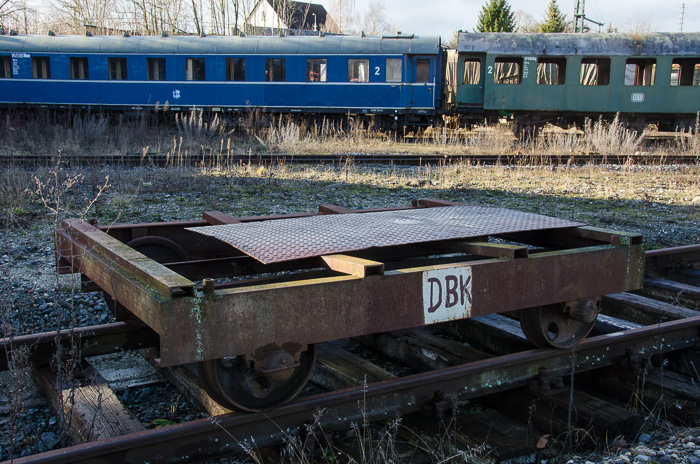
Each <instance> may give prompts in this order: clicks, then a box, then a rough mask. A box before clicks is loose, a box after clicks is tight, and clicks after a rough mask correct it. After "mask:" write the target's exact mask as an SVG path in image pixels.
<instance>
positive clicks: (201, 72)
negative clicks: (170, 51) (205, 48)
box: [185, 57, 207, 82]
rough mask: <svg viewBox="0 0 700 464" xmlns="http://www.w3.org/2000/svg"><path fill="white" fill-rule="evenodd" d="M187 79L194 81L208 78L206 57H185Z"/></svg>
mask: <svg viewBox="0 0 700 464" xmlns="http://www.w3.org/2000/svg"><path fill="white" fill-rule="evenodd" d="M185 80H186V81H194V82H201V81H206V80H207V71H206V60H205V59H204V57H188V58H185Z"/></svg>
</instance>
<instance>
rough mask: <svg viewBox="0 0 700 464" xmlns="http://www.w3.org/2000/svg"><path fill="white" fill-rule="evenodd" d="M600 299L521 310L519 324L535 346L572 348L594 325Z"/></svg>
mask: <svg viewBox="0 0 700 464" xmlns="http://www.w3.org/2000/svg"><path fill="white" fill-rule="evenodd" d="M599 302H600V299H586V300H578V301H575V302H569V303H562V304H553V305H547V306H540V307H537V308H527V309H521V310H520V327H521V328H522V329H523V333H524V334H525V336H526V337H527V339H528V340H529V341H530V343H532V344H533V345H535V346H538V347H548V346H551V347H554V348H571V347H572V346H574V345H576V344H577V343H578V342H580V341H581V340H583V339H584V338H585V337H586V335H588V333H589V332H590V331H591V329H592V328H593V326H594V325H595V321H596V319H597V317H598V312H599V309H598V306H599Z"/></svg>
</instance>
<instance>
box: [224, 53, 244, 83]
mask: <svg viewBox="0 0 700 464" xmlns="http://www.w3.org/2000/svg"><path fill="white" fill-rule="evenodd" d="M226 80H227V81H244V80H245V58H226Z"/></svg>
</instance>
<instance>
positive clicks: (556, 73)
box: [537, 57, 566, 85]
mask: <svg viewBox="0 0 700 464" xmlns="http://www.w3.org/2000/svg"><path fill="white" fill-rule="evenodd" d="M565 79H566V58H550V57H547V58H537V83H538V84H540V85H564V81H565Z"/></svg>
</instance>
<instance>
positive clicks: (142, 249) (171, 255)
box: [127, 235, 190, 264]
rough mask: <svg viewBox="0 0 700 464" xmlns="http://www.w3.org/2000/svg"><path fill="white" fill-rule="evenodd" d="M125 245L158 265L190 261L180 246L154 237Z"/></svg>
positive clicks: (136, 239) (139, 239) (142, 238)
mask: <svg viewBox="0 0 700 464" xmlns="http://www.w3.org/2000/svg"><path fill="white" fill-rule="evenodd" d="M127 245H128V246H130V247H131V248H133V249H134V250H136V251H138V252H139V253H141V254H143V255H145V256H147V257H149V258H151V259H152V260H153V261H155V262H157V263H160V264H167V263H175V262H178V261H189V260H190V258H189V256H188V255H187V252H186V251H185V250H184V249H183V248H182V247H181V246H180V245H178V244H177V243H175V242H173V241H172V240H169V239H167V238H164V237H158V236H156V235H147V236H145V237H139V238H135V239H134V240H131V241H130V242H128V243H127Z"/></svg>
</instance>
